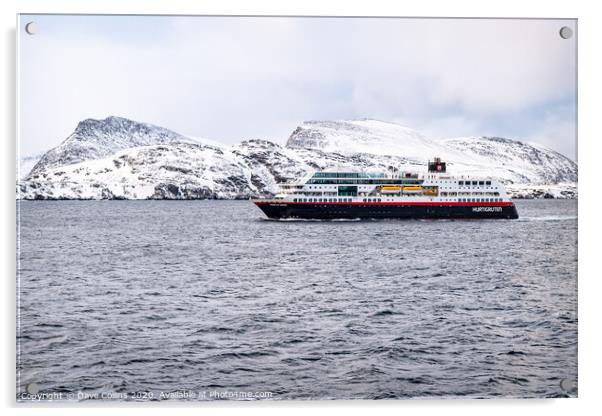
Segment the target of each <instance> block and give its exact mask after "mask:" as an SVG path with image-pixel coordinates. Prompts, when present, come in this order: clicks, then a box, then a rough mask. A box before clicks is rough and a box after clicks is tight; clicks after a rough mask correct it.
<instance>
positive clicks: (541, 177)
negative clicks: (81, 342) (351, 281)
mask: <svg viewBox="0 0 602 416" xmlns="http://www.w3.org/2000/svg"><path fill="white" fill-rule="evenodd" d="M206 143H211V142H210V141H207V140H205V141H202V142H200V143H199V141H198V140H194V139H190V138H188V137H185V136H181V135H179V134H177V133H174V132H172V131H170V130H166V129H163V128H160V127H156V126H151V125H148V124H143V123H136V122H134V121H131V120H127V119H122V118H117V117H109V118H107V119H105V120H86V121H83V122H81V123H80V124H79V125H78V126H77V128H76V130H75V132H74V133H73V134H72V135H71V136H69V138H68V139H67V140H65V141H64V142H63V143H62V144H61V145H60V146H58V147H57V148H55V149H52V150H51V151H49V152H48V153H46V155H45V156H44V157H42V159H41V160H40V161H39V162H38V163H37V164H36V166H35V168H34V169H33V170H32V172H31V174H30V175H29V176H28V177H27V178H26V179H25V180H22V181H20V182H18V184H17V197H19V198H23V199H107V198H108V199H114V198H126V199H155V198H159V199H198V198H248V197H251V196H267V195H271V194H273V193H275V192H277V190H278V184H279V183H282V182H287V181H291V180H294V179H297V178H300V177H302V176H303V175H304V174H305V173H307V172H310V171H312V170H319V169H324V168H330V167H347V168H349V169H354V170H364V171H383V170H389V169H400V170H406V171H421V172H424V171H425V170H426V163H427V161H428V160H429V159H432V158H433V157H434V156H440V157H442V158H444V159H445V160H446V161H447V162H448V171H449V172H450V173H452V174H457V175H464V174H470V175H478V176H491V177H496V178H499V179H501V180H503V181H504V182H505V183H506V184H508V185H509V191H510V192H512V193H514V194H515V195H516V196H520V197H550V196H554V197H574V196H576V180H577V165H576V164H575V163H574V162H573V161H571V160H570V159H568V158H566V157H564V156H562V155H560V154H558V153H556V152H554V151H551V150H548V149H544V148H541V147H540V146H533V145H529V144H524V143H521V142H518V141H513V140H508V139H500V138H485V137H481V138H465V139H447V140H442V141H434V140H431V139H428V138H425V137H424V136H422V135H420V134H419V133H417V132H415V131H413V130H410V129H408V128H406V127H403V126H399V125H396V124H393V123H386V122H382V121H376V120H361V121H341V122H306V123H303V124H302V125H301V126H299V127H298V128H297V129H295V131H294V132H293V133H292V134H291V136H290V138H289V140H288V142H287V144H286V146H281V145H278V144H276V143H273V142H271V141H267V140H247V141H243V142H241V143H239V144H236V145H233V146H225V145H220V146H214V145H210V144H206ZM371 143H372V144H373V145H372V146H371Z"/></svg>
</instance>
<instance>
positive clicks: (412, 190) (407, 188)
mask: <svg viewBox="0 0 602 416" xmlns="http://www.w3.org/2000/svg"><path fill="white" fill-rule="evenodd" d="M403 191H404V192H407V193H417V192H422V186H404V187H403Z"/></svg>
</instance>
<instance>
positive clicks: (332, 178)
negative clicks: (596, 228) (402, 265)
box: [252, 158, 518, 220]
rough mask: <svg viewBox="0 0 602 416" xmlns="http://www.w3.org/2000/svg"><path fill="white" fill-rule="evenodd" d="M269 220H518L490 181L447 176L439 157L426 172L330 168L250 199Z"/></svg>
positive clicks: (495, 182) (509, 202)
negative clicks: (264, 195) (262, 196)
mask: <svg viewBox="0 0 602 416" xmlns="http://www.w3.org/2000/svg"><path fill="white" fill-rule="evenodd" d="M252 202H253V203H254V204H255V205H256V206H257V207H258V208H259V209H261V210H262V211H263V213H264V214H265V215H266V216H267V217H268V218H271V219H326V220H332V219H385V218H395V219H516V218H518V211H517V210H516V206H515V205H514V203H513V202H512V200H511V198H510V197H509V196H508V194H507V193H506V190H505V188H504V186H503V184H502V183H500V182H499V181H498V180H496V179H494V178H476V177H470V176H466V175H461V176H451V175H449V174H448V173H447V166H446V163H445V162H444V161H442V160H441V158H434V160H433V161H429V162H428V171H427V172H426V173H424V174H420V173H415V172H403V171H400V170H398V169H391V170H389V171H387V172H354V171H350V170H348V169H346V170H345V169H328V170H322V171H316V172H310V173H308V174H307V175H305V176H304V177H303V178H301V179H299V180H296V181H293V182H291V183H286V184H282V185H280V191H279V192H278V193H277V194H276V195H275V196H274V197H272V198H266V199H252Z"/></svg>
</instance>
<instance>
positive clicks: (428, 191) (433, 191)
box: [423, 188, 439, 196]
mask: <svg viewBox="0 0 602 416" xmlns="http://www.w3.org/2000/svg"><path fill="white" fill-rule="evenodd" d="M423 194H424V195H428V196H437V195H438V194H439V193H438V192H437V189H435V188H431V189H426V190H425V191H424V192H423Z"/></svg>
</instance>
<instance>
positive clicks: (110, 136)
mask: <svg viewBox="0 0 602 416" xmlns="http://www.w3.org/2000/svg"><path fill="white" fill-rule="evenodd" d="M191 142H194V140H193V139H190V138H188V137H185V136H182V135H180V134H178V133H175V132H173V131H171V130H167V129H165V128H163V127H158V126H153V125H152V124H146V123H138V122H136V121H132V120H128V119H126V118H122V117H114V116H111V117H107V118H106V119H104V120H94V119H87V120H84V121H81V122H80V123H79V124H78V125H77V127H76V129H75V131H74V132H73V133H71V135H70V136H69V137H67V139H65V141H63V142H62V143H61V144H60V145H59V146H57V147H55V148H54V149H52V150H50V151H49V152H47V153H46V154H45V155H44V156H43V157H42V158H41V159H40V160H39V162H38V163H37V164H36V165H35V166H34V167H33V169H32V171H31V173H32V174H36V173H41V172H42V171H43V170H44V169H49V168H54V167H58V166H64V165H70V164H73V163H78V162H83V161H86V160H94V159H101V158H104V157H107V156H110V155H112V154H114V153H116V152H118V151H120V150H123V149H129V148H133V147H138V146H148V145H153V144H171V143H191Z"/></svg>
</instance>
